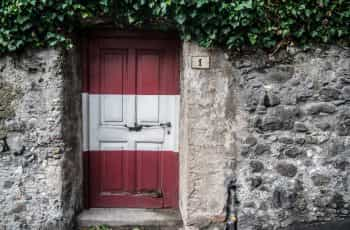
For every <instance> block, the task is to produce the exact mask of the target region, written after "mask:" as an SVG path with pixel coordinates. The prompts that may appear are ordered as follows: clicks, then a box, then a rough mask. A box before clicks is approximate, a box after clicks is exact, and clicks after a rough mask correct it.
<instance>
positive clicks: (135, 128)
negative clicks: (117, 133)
mask: <svg viewBox="0 0 350 230" xmlns="http://www.w3.org/2000/svg"><path fill="white" fill-rule="evenodd" d="M155 126H160V127H162V128H171V122H165V123H160V124H159V125H139V124H137V123H135V126H128V125H124V127H125V128H128V129H129V131H136V132H139V131H141V130H142V128H143V127H146V128H147V127H155Z"/></svg>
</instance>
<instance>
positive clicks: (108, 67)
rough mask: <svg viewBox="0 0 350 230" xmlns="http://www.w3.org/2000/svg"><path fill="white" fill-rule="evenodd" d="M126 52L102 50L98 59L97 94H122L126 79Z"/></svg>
mask: <svg viewBox="0 0 350 230" xmlns="http://www.w3.org/2000/svg"><path fill="white" fill-rule="evenodd" d="M126 54H127V51H122V50H120V51H119V52H118V51H111V50H103V51H102V52H101V58H100V68H101V70H100V71H101V77H100V87H101V88H100V89H99V90H98V92H103V93H106V94H112V93H118V94H123V92H124V87H125V86H124V80H125V78H126V68H127V65H126V62H127V55H126Z"/></svg>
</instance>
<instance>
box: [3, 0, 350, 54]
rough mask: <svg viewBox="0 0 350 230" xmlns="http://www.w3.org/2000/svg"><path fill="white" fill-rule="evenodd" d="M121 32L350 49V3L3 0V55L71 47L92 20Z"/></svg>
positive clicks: (229, 44)
mask: <svg viewBox="0 0 350 230" xmlns="http://www.w3.org/2000/svg"><path fill="white" fill-rule="evenodd" d="M103 17H109V18H112V19H113V21H114V22H115V24H116V26H118V27H123V28H128V27H142V26H145V25H157V27H158V29H168V28H176V29H177V30H178V31H179V34H180V35H181V37H182V39H184V40H192V41H196V42H198V43H199V44H200V45H201V46H205V47H209V46H222V47H225V48H240V47H244V46H253V47H260V48H273V47H275V46H278V45H283V44H288V43H294V44H297V45H307V44H310V43H335V42H340V43H343V44H346V45H348V44H349V37H350V1H349V0H118V1H117V0H114V1H113V0H95V1H93V0H85V1H83V0H80V1H78V0H2V2H1V3H0V25H1V27H0V53H6V52H12V51H16V50H20V49H23V48H24V47H26V46H32V47H47V46H57V45H63V46H64V47H66V48H70V47H71V46H72V41H71V35H72V34H73V33H74V31H77V29H79V28H82V27H85V26H86V24H85V23H82V22H84V21H85V20H87V19H90V20H91V19H94V18H103Z"/></svg>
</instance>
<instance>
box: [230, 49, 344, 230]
mask: <svg viewBox="0 0 350 230" xmlns="http://www.w3.org/2000/svg"><path fill="white" fill-rule="evenodd" d="M287 51H288V52H279V53H278V54H276V55H275V56H273V57H271V56H267V55H266V54H264V53H255V54H250V55H244V56H243V57H242V56H241V57H233V59H232V60H233V66H234V68H233V70H234V73H233V78H234V79H235V82H236V90H237V91H239V101H240V104H239V108H238V111H239V113H241V114H244V115H242V116H243V117H245V118H246V121H247V123H246V124H247V126H246V127H245V132H242V133H241V134H240V140H241V141H240V144H239V145H240V153H239V155H238V159H237V160H238V162H237V168H236V177H237V186H238V200H239V202H240V205H239V214H238V220H239V222H238V223H239V225H238V227H239V228H238V229H244V230H263V229H266V230H272V229H284V228H288V227H290V228H291V226H296V225H303V224H307V223H314V222H318V223H321V222H327V221H336V220H340V219H342V218H346V217H350V213H349V212H350V50H349V49H342V48H336V47H328V48H324V49H320V48H316V49H312V50H309V51H307V52H301V51H300V50H298V49H295V48H289V49H287ZM233 103H235V102H233ZM242 116H241V117H242ZM297 223H298V224H297Z"/></svg>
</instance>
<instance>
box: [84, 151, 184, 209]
mask: <svg viewBox="0 0 350 230" xmlns="http://www.w3.org/2000/svg"><path fill="white" fill-rule="evenodd" d="M84 155H85V156H89V157H88V159H87V158H86V157H85V158H84V161H87V160H88V164H89V173H88V176H89V184H88V195H89V207H96V208H98V207H128V208H135V207H147V208H163V207H167V208H177V207H178V173H179V171H178V167H179V162H178V153H174V152H171V151H163V152H160V151H137V155H139V156H141V157H140V158H139V159H138V160H137V163H141V164H142V166H141V168H138V167H139V166H137V167H135V166H134V165H135V161H133V160H130V159H129V160H126V159H127V158H128V157H130V156H131V159H134V156H135V151H90V152H85V153H84ZM121 155H123V158H124V159H123V165H120V164H119V163H117V162H120V156H121ZM106 160H108V161H111V162H110V163H108V164H113V162H114V165H113V167H116V168H117V167H119V168H118V169H116V170H115V171H114V170H110V169H109V170H110V171H109V173H110V174H109V175H108V176H107V177H108V179H107V178H104V177H106V174H105V169H104V167H106V166H107V167H110V166H109V165H106V164H105V161H106ZM118 164H119V166H118ZM121 171H123V173H121ZM136 171H137V179H136V180H137V181H138V182H137V188H136V187H134V188H135V189H130V188H132V186H130V185H129V186H130V187H129V190H127V189H125V190H124V191H117V190H118V189H115V188H116V187H119V183H120V182H119V181H125V182H127V183H128V182H130V181H135V177H134V178H133V176H135V175H136V174H135V172H136ZM113 172H115V174H114V173H113ZM139 182H140V183H139ZM102 184H103V186H102ZM106 188H110V190H108V191H106Z"/></svg>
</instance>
